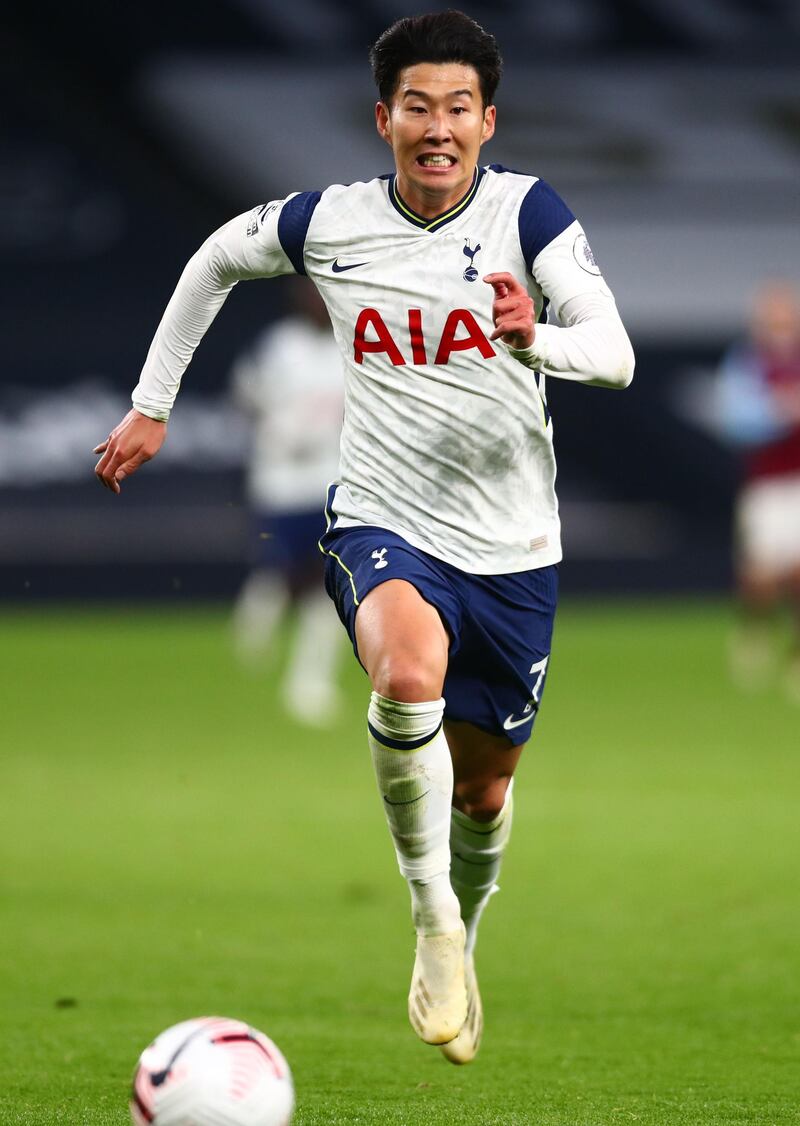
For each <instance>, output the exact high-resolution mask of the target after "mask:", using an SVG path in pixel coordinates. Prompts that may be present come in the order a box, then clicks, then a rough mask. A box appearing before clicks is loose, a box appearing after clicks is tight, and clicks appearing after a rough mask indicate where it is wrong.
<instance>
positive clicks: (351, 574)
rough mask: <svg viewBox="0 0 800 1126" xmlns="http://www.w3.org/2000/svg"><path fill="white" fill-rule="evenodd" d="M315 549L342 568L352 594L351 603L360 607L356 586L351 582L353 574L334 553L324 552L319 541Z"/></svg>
mask: <svg viewBox="0 0 800 1126" xmlns="http://www.w3.org/2000/svg"><path fill="white" fill-rule="evenodd" d="M317 547H318V548H319V549H320V551H321V552H322V554H323V555H330V556H331V557H332V558H333V559H335V560H336V562H337V563H338V564H339V566H340V567H341V568H342V570H343V571H344V572H345V574H346V575H347V577H348V579H349V580H350V589H351V590H352V592H353V603H354V605H356V606H358V605H360V603H359V601H358V592H357V591H356V584H355V582H354V581H353V572H352V571H351V570H350V568H349V567H347V566H346V565H345V564H344V563H343V562H342V561H341V559H340V558H339V556H338V555H337V554H336V552H335V551H326V550H325V548H324V547H323V546H322V544H321V543H320V542H319V540H318V541H317Z"/></svg>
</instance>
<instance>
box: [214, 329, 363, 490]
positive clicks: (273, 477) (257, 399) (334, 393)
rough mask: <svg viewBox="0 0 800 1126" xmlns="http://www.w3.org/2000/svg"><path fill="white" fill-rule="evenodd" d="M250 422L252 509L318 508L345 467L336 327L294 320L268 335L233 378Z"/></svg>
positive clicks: (236, 368)
mask: <svg viewBox="0 0 800 1126" xmlns="http://www.w3.org/2000/svg"><path fill="white" fill-rule="evenodd" d="M231 381H232V384H233V392H234V396H235V399H236V402H237V403H238V405H239V406H240V407H241V408H242V410H243V411H244V412H245V413H246V414H247V416H248V418H249V419H250V422H251V426H252V432H251V443H250V449H249V452H248V458H247V493H248V498H249V500H250V503H251V504H252V505H254V506H255V507H257V508H260V509H265V510H268V511H270V512H290V511H298V510H301V509H309V510H310V509H313V508H315V507H319V503H320V497H321V496H322V494H323V491H324V489H325V486H326V484H327V483H328V482H329V481H330V480H331V478H332V477H334V476H335V475H336V472H337V470H338V465H339V432H340V430H341V427H342V413H343V410H344V382H343V376H342V360H341V357H340V355H339V349H338V347H337V344H336V341H335V340H334V338H333V334H332V332H331V330H330V327H329V326H327V325H325V326H318V325H316V324H313V323H311V321H310V320H309V319H308V318H306V317H301V316H292V317H287V318H286V319H285V320H281V321H279V322H278V323H277V324H275V325H272V326H270V327H269V328H268V329H266V330H265V331H264V332H262V333H261V334H260V335H259V337H258V339H257V340H256V341H255V342H254V344H253V346H252V347H251V348H250V349H248V351H247V352H246V353H245V354H244V355H243V356H241V357H240V358H239V360H238V361H237V362H236V364H235V366H234V368H233V372H232V373H231Z"/></svg>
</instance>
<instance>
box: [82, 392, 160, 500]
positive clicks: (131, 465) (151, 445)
mask: <svg viewBox="0 0 800 1126" xmlns="http://www.w3.org/2000/svg"><path fill="white" fill-rule="evenodd" d="M166 436H167V424H166V422H159V421H158V420H157V419H155V418H148V417H147V415H146V414H141V413H140V412H139V411H137V410H135V409H134V410H130V411H128V413H127V414H126V415H125V417H124V418H123V420H122V422H120V424H119V425H118V426H115V427H114V429H113V430H112V431H111V433H110V434H109V436H108V437H107V438H106V440H105V442H101V443H100V445H99V446H95V448H94V450H93V451H92V452H93V453H96V454H102V455H103V456H102V457H101V458H100V460H99V461H98V463H97V465H96V466H95V467H94V471H95V474H96V475H97V479H98V481H99V482H100V484H101V485H105V487H106V488H107V489H111V491H112V493H118V492H119V491H120V481H123V480H124V479H125V478H126V477H130V475H131V473H135V472H136V470H137V469H138V468H139V466H140V465H142V464H144V462H146V461H149V460H150V458H151V457H155V455H156V454H157V453H158V451H159V450H160V449H161V446H162V443H163V441H164V439H165V438H166Z"/></svg>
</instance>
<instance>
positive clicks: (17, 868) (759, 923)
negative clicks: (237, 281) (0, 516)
mask: <svg viewBox="0 0 800 1126" xmlns="http://www.w3.org/2000/svg"><path fill="white" fill-rule="evenodd" d="M728 624H729V620H728V612H727V610H726V609H725V608H724V607H721V606H715V605H709V604H705V603H695V604H682V603H681V604H677V603H664V604H661V605H655V606H650V607H644V606H627V605H625V604H618V605H612V606H605V607H603V606H591V605H589V606H581V605H575V604H573V605H572V606H570V605H567V606H566V607H565V608H564V609H563V610H562V611H561V614H560V618H559V622H558V625H557V630H556V635H557V636H556V644H555V649H554V658H553V662H552V667H551V673H550V678H549V682H548V685H547V691H546V693H545V697H544V707H543V712H542V715H541V717H540V719H539V721H538V725H537V733H536V737H535V739H534V742H533V743H532V744H531V746H530V747H529V748H528V751H527V752H526V756H525V758H523V762H522V765H521V767H520V771H519V774H518V788H517V800H516V813H515V817H516V821H515V829H514V835H513V838H512V845H511V849H510V852H509V855H508V858H507V862H506V866H505V869H504V873H503V879H502V885H503V892H502V894H501V895H500V896H498V897H496V898H495V900H494V901H493V902H492V904H491V907H490V910H489V912H488V913H487V915H486V917H485V919H484V925H483V928H482V933H481V941H480V944H479V951H478V954H479V971H480V976H481V982H482V988H483V993H484V1000H485V1005H486V1010H487V1033H486V1039H485V1044H484V1048H483V1050H482V1052H481V1055H480V1056H479V1059H478V1061H476V1063H475V1064H473V1065H471V1066H470V1067H468V1068H462V1069H457V1068H453V1067H452V1066H450V1065H449V1064H447V1063H446V1062H445V1061H444V1060H443V1059H442V1058H441V1056H440V1054H439V1053H438V1051H436V1049H433V1048H428V1047H426V1046H424V1045H422V1044H421V1043H420V1042H419V1041H417V1040H416V1038H415V1037H414V1035H413V1033H412V1032H411V1030H410V1028H409V1026H408V1025H407V1021H406V1017H405V994H406V991H407V987H408V979H409V974H410V970H411V962H412V953H413V935H412V931H411V927H410V922H409V914H408V905H407V896H406V892H405V888H404V887H403V884H402V881H401V880H400V877H399V875H398V874H397V872H396V869H395V865H394V857H393V854H392V850H391V847H390V844H389V841H388V837H387V834H386V830H385V827H384V824H383V814H382V811H381V807H380V803H379V802H378V800H377V799H376V794H375V791H374V782H373V779H372V776H371V768H370V765H369V756H368V753H367V750H366V743H365V738H364V726H365V719H364V711H365V705H366V697H367V683H366V679H365V678H364V676H363V674H362V673H361V672H360V670H359V669H358V667H357V666H356V665H355V663H354V662H353V661H352V660H351V659H348V661H347V666H346V672H345V683H346V691H347V699H348V711H347V715H346V716H345V717H344V718H343V720H342V722H341V723H340V724H338V725H337V726H336V728H335V729H334V730H333V731H332V733H331V734H330V736H329V737H327V738H322V737H320V736H315V735H313V734H309V733H308V732H307V731H304V730H302V729H301V728H299V727H297V726H296V725H293V724H292V723H291V722H290V721H289V720H288V719H287V718H286V717H285V716H284V715H282V714H281V712H280V710H279V708H278V707H277V704H276V694H275V690H274V688H273V686H272V684H271V682H270V678H269V677H264V678H262V679H258V678H253V677H248V676H245V675H243V674H241V673H240V672H239V670H238V669H237V668H236V667H235V666H234V664H233V661H232V658H231V656H230V652H229V648H228V644H227V641H228V638H227V622H226V620H225V617H224V616H223V614H222V613H221V612H217V611H207V610H191V609H187V610H183V611H180V612H177V611H174V612H173V611H154V610H143V611H136V612H132V611H131V612H128V613H122V612H116V613H115V612H92V613H84V614H80V615H79V614H77V613H70V612H64V613H59V614H57V613H54V612H48V613H47V614H44V613H41V614H37V613H22V612H8V611H6V612H5V613H4V614H3V615H2V616H0V643H1V644H2V649H1V650H0V652H2V654H3V656H2V678H1V679H0V684H1V685H2V689H0V691H2V695H3V697H4V701H3V704H2V709H1V711H0V714H1V715H2V732H3V733H2V744H3V747H2V753H1V754H0V785H1V787H2V788H1V789H0V793H2V805H3V814H2V828H1V829H0V832H2V860H1V867H0V876H1V878H2V884H3V890H2V900H1V901H0V912H2V914H1V915H0V974H1V975H2V977H1V978H0V997H1V998H2V1005H0V1022H1V1024H0V1034H1V1035H2V1043H3V1051H2V1053H0V1070H2V1077H1V1082H0V1122H2V1123H3V1126H16V1124H25V1126H28V1124H30V1126H49V1124H50V1123H71V1124H75V1123H80V1124H87V1126H88V1124H91V1126H95V1124H98V1126H99V1124H111V1123H114V1124H120V1126H122V1124H125V1123H127V1122H128V1111H127V1107H126V1103H127V1091H128V1084H129V1080H130V1075H131V1072H132V1069H133V1066H134V1063H135V1060H136V1058H137V1056H138V1053H139V1052H140V1050H141V1049H142V1048H143V1047H144V1046H145V1044H146V1043H147V1042H148V1041H149V1040H150V1039H151V1038H152V1037H153V1036H154V1035H155V1034H156V1033H157V1032H159V1031H160V1030H161V1029H162V1028H164V1027H166V1026H167V1025H170V1024H172V1023H174V1022H176V1021H178V1020H181V1019H184V1018H186V1017H189V1016H197V1015H201V1014H205V1013H219V1014H224V1015H229V1016H236V1017H240V1018H243V1019H246V1020H248V1021H250V1022H251V1023H253V1024H254V1025H256V1026H257V1027H260V1028H263V1029H264V1030H265V1031H266V1032H267V1033H268V1034H269V1035H271V1036H273V1038H274V1039H275V1040H276V1041H277V1043H278V1044H279V1045H280V1046H281V1047H282V1048H283V1050H284V1052H285V1053H286V1055H287V1056H288V1058H289V1061H290V1063H291V1065H292V1068H293V1071H294V1076H295V1082H296V1086H297V1095H298V1109H297V1112H296V1116H295V1123H296V1126H317V1124H319V1126H322V1124H323V1123H324V1124H326V1126H330V1124H337V1123H354V1124H364V1126H367V1124H372V1123H380V1124H381V1126H395V1124H397V1126H417V1124H420V1126H421V1124H429V1123H430V1124H437V1126H438V1124H441V1126H445V1124H448V1126H449V1124H451V1123H452V1124H459V1126H495V1124H497V1126H500V1124H502V1126H517V1124H526V1126H527V1124H531V1126H534V1124H535V1126H556V1124H558V1126H573V1124H574V1126H599V1124H603V1126H605V1124H609V1123H626V1122H638V1123H644V1124H649V1123H653V1124H659V1126H664V1124H669V1126H677V1124H682V1123H703V1124H708V1126H713V1124H722V1123H726V1124H727V1123H769V1124H783V1123H795V1122H798V1121H800V1115H799V1114H798V1102H797V1098H798V1078H799V1076H800V1066H799V1058H800V1015H798V1014H800V986H799V985H798V982H800V942H799V941H798V934H800V902H799V901H798V868H799V867H800V863H799V861H798V857H800V817H798V813H797V808H798V806H797V799H798V796H800V754H799V753H798V752H799V751H800V740H798V738H797V731H798V725H799V724H800V715H799V714H798V712H797V710H793V709H792V708H791V706H790V705H789V704H788V703H785V702H784V701H783V699H782V698H781V697H780V696H779V695H778V693H777V692H775V693H774V694H769V693H768V694H767V695H764V696H758V697H750V698H743V697H742V696H741V695H739V694H737V693H736V692H735V691H734V690H733V689H732V688H731V686H730V685H729V683H728V681H727V678H726V674H725V665H724V651H725V642H726V635H727V629H728Z"/></svg>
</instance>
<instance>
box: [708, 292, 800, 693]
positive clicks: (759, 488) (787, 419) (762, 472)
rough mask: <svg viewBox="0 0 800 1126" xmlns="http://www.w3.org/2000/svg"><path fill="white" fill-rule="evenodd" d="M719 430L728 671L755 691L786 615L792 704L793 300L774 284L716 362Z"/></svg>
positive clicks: (799, 431) (796, 315)
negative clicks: (732, 474) (727, 494)
mask: <svg viewBox="0 0 800 1126" xmlns="http://www.w3.org/2000/svg"><path fill="white" fill-rule="evenodd" d="M719 388H720V404H721V416H722V421H723V427H724V431H725V433H726V434H727V436H728V437H729V439H730V440H732V441H733V442H735V443H736V444H737V445H738V446H739V447H740V449H741V451H742V469H743V477H742V483H741V487H740V490H739V494H738V496H737V500H736V514H735V519H736V530H735V548H736V555H735V566H736V578H737V589H738V596H739V604H740V608H741V623H740V626H739V629H738V630H737V633H736V635H735V637H734V640H733V644H732V647H731V663H732V670H733V673H734V675H735V677H736V679H737V681H738V682H739V683H740V684H742V685H743V686H744V687H759V686H760V685H762V684H764V683H765V682H766V680H767V679H768V678H769V677H770V676H771V674H772V673H773V672H774V671H775V668H776V663H777V660H778V657H779V650H778V644H779V623H778V618H779V611H780V610H782V609H783V608H785V607H786V606H787V605H788V606H789V608H790V611H791V623H792V646H791V652H790V655H789V661H788V667H787V668H786V671H785V684H786V688H787V692H788V694H789V696H790V697H791V698H792V699H794V700H795V701H796V702H797V703H800V294H799V293H798V290H797V288H796V287H795V286H793V285H791V284H789V283H788V282H781V281H775V282H770V283H767V284H765V285H764V286H762V288H761V289H760V290H759V291H758V293H757V295H756V298H755V301H754V304H753V311H752V316H751V321H750V331H749V336H748V339H747V340H745V341H743V342H741V343H737V344H736V345H734V346H733V347H732V348H731V349H730V350H729V352H728V353H727V354H726V356H725V357H724V359H723V362H722V365H721V367H720V376H719Z"/></svg>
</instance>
